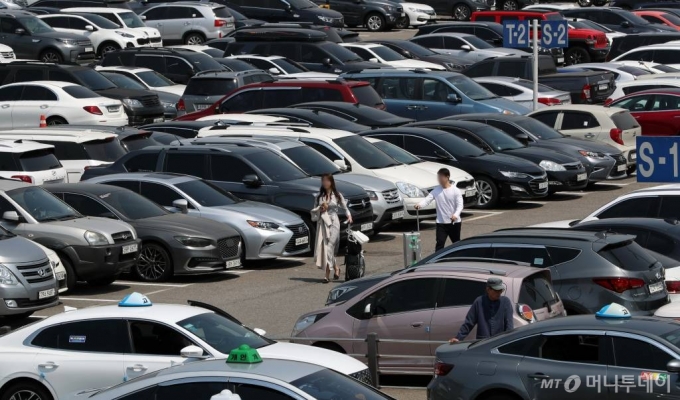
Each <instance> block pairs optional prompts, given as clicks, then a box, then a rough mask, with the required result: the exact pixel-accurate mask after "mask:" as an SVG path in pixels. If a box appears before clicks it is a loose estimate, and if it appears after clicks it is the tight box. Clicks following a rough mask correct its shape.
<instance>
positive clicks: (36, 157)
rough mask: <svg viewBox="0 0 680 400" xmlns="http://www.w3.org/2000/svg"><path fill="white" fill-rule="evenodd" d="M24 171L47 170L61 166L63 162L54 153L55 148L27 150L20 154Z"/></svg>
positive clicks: (20, 163) (20, 161) (20, 162)
mask: <svg viewBox="0 0 680 400" xmlns="http://www.w3.org/2000/svg"><path fill="white" fill-rule="evenodd" d="M19 165H20V166H21V170H22V171H30V172H32V171H45V170H50V169H55V168H61V163H60V162H59V160H58V159H57V157H55V155H54V149H43V150H33V151H27V152H25V153H23V154H21V155H19Z"/></svg>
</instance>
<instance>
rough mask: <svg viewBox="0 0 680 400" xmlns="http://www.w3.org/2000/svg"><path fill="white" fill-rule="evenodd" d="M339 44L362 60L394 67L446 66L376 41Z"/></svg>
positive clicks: (440, 68)
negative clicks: (409, 55) (416, 57)
mask: <svg viewBox="0 0 680 400" xmlns="http://www.w3.org/2000/svg"><path fill="white" fill-rule="evenodd" d="M340 46H342V47H344V48H346V49H348V50H351V51H352V52H354V53H355V54H356V55H358V56H359V57H361V58H362V59H363V60H364V61H372V62H377V63H380V64H386V65H389V66H391V67H394V68H408V69H416V68H419V69H427V70H431V71H445V70H446V68H444V66H442V65H439V64H434V63H431V62H427V61H421V60H414V59H412V58H406V57H404V56H402V55H401V54H399V53H397V52H396V51H394V50H392V49H390V48H389V47H387V46H384V45H382V44H377V43H361V42H354V43H340Z"/></svg>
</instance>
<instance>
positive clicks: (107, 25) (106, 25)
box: [83, 14, 121, 29]
mask: <svg viewBox="0 0 680 400" xmlns="http://www.w3.org/2000/svg"><path fill="white" fill-rule="evenodd" d="M83 16H84V17H85V18H87V19H88V20H89V22H91V23H92V24H94V25H96V26H97V27H99V28H102V29H120V28H121V26H120V25H118V24H115V23H113V22H111V21H109V20H108V19H106V18H104V17H101V16H99V15H95V14H83Z"/></svg>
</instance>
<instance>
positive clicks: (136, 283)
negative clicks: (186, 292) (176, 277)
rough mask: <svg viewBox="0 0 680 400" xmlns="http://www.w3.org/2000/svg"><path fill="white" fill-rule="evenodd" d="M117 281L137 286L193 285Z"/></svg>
mask: <svg viewBox="0 0 680 400" xmlns="http://www.w3.org/2000/svg"><path fill="white" fill-rule="evenodd" d="M116 283H122V284H124V285H135V286H159V287H175V288H183V287H187V286H191V285H193V283H184V284H180V283H146V282H134V281H116Z"/></svg>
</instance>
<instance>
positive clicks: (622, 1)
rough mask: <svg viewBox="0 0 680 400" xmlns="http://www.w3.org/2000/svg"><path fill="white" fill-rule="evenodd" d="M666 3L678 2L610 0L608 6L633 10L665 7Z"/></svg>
mask: <svg viewBox="0 0 680 400" xmlns="http://www.w3.org/2000/svg"><path fill="white" fill-rule="evenodd" d="M668 4H671V5H673V4H678V5H680V3H678V2H672V1H668V0H610V1H609V6H610V7H618V8H623V9H624V10H633V9H638V8H648V7H667V5H668Z"/></svg>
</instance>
